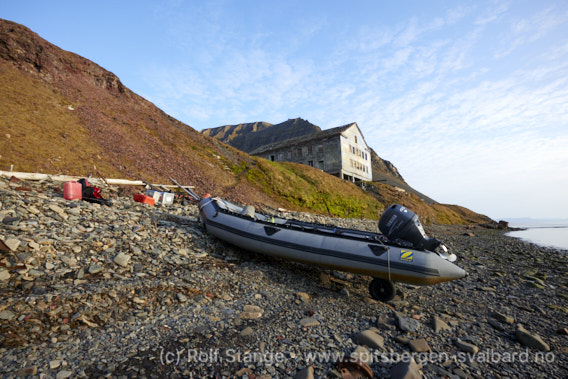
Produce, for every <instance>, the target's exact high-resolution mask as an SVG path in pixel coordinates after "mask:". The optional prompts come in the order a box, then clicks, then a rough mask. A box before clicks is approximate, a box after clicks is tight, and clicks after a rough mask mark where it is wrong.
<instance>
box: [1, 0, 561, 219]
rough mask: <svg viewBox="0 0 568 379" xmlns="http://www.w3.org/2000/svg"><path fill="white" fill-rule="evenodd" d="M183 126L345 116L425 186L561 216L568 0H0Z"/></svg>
mask: <svg viewBox="0 0 568 379" xmlns="http://www.w3.org/2000/svg"><path fill="white" fill-rule="evenodd" d="M0 18H3V19H7V20H11V21H15V22H17V23H20V24H23V25H25V26H27V27H28V28H30V29H31V30H33V31H34V32H36V33H38V34H39V35H40V36H41V37H42V38H44V39H46V40H48V41H49V42H51V43H53V44H55V45H57V46H59V47H61V48H62V49H65V50H68V51H72V52H74V53H76V54H79V55H81V56H83V57H85V58H87V59H89V60H91V61H93V62H95V63H97V64H99V65H100V66H102V67H103V68H105V69H107V70H109V71H111V72H113V73H114V74H115V75H117V76H118V77H119V78H120V80H121V81H122V83H123V84H124V85H125V86H127V87H128V88H130V89H131V90H132V91H134V92H136V93H138V94H139V95H141V96H143V97H144V98H146V99H148V100H150V101H151V102H153V103H154V104H156V105H157V106H158V107H160V108H161V109H162V110H164V111H165V112H166V113H168V114H170V115H171V116H173V117H175V118H177V119H179V120H180V121H182V122H184V123H186V124H188V125H190V126H191V127H193V128H194V129H196V130H202V129H205V128H211V127H217V126H221V125H227V124H239V123H244V122H256V121H266V122H270V123H273V124H277V123H280V122H283V121H286V120H287V119H290V118H296V117H301V118H303V119H306V120H308V121H310V122H311V123H313V124H315V125H318V126H319V127H321V128H322V129H328V128H332V127H336V126H342V125H345V124H348V123H351V122H356V123H357V124H358V125H359V127H360V129H361V131H362V132H363V135H364V137H365V140H366V142H367V144H368V145H369V146H370V147H372V148H373V149H374V150H375V151H376V152H377V153H378V154H379V156H381V157H382V158H383V159H386V160H389V161H391V162H392V163H393V164H394V165H395V166H396V167H397V168H398V169H399V171H400V173H401V174H402V176H403V177H404V178H405V180H406V181H407V182H408V183H409V184H410V185H411V186H413V187H414V188H415V189H417V190H419V191H421V192H422V193H424V194H426V195H428V196H429V197H431V198H433V199H435V200H437V201H439V202H441V203H447V204H458V205H462V206H465V207H467V208H469V209H471V210H473V211H476V212H479V213H483V214H485V215H488V216H490V217H491V218H493V219H495V220H499V219H507V218H517V217H533V218H568V2H567V1H565V0H558V1H549V0H539V1H533V0H527V1H514V0H511V1H487V0H479V1H459V0H456V1H449V0H448V1H438V0H428V1H423V0H422V1H421V0H418V1H387V0H382V1H380V0H374V1H364V0H361V1H358V0H354V1H334V0H327V1H308V0H301V1H296V0H287V1H275V0H265V1H260V0H259V1H247V0H240V1H237V0H233V1H231V0H226V1H225V0H222V1H216V0H208V1H182V0H164V1H146V0H138V1H126V0H124V1H89V2H82V1H76V0H75V1H43V0H36V1H32V0H19V1H2V2H1V3H0Z"/></svg>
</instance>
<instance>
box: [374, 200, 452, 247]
mask: <svg viewBox="0 0 568 379" xmlns="http://www.w3.org/2000/svg"><path fill="white" fill-rule="evenodd" d="M379 230H380V231H381V233H383V234H384V235H385V236H386V237H387V238H388V239H390V240H391V241H393V242H395V243H398V244H401V245H403V246H405V245H406V246H408V244H409V243H410V245H412V247H414V248H415V249H418V250H430V251H434V250H435V249H436V248H437V247H438V246H440V244H441V242H440V241H438V240H437V239H435V238H430V237H428V236H427V235H426V232H424V228H423V227H422V224H421V223H420V221H419V220H418V216H417V215H416V214H415V213H413V212H412V211H410V210H409V209H407V208H406V207H403V206H402V205H399V204H396V205H391V206H390V207H389V208H387V210H386V211H385V212H384V213H383V215H382V216H381V219H380V220H379Z"/></svg>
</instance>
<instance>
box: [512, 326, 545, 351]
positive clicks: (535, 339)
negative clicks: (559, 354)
mask: <svg viewBox="0 0 568 379" xmlns="http://www.w3.org/2000/svg"><path fill="white" fill-rule="evenodd" d="M515 336H516V337H517V340H519V342H520V343H521V344H523V345H525V346H527V347H530V348H533V349H535V350H541V351H550V346H548V344H547V343H546V342H544V341H543V340H542V338H541V337H540V336H539V335H538V334H535V333H531V332H529V331H528V330H526V329H525V328H524V327H523V326H522V325H521V324H518V325H517V330H515Z"/></svg>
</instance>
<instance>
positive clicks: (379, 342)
mask: <svg viewBox="0 0 568 379" xmlns="http://www.w3.org/2000/svg"><path fill="white" fill-rule="evenodd" d="M353 342H355V343H356V344H358V345H364V346H368V347H370V348H371V349H381V348H383V347H384V345H385V339H384V338H383V337H382V336H381V335H379V334H377V333H375V332H374V331H373V330H365V331H363V332H360V333H357V334H355V336H354V337H353Z"/></svg>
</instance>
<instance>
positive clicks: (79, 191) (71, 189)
mask: <svg viewBox="0 0 568 379" xmlns="http://www.w3.org/2000/svg"><path fill="white" fill-rule="evenodd" d="M63 198H64V199H66V200H73V199H78V200H81V199H82V198H83V186H82V185H81V183H79V182H65V183H63Z"/></svg>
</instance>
